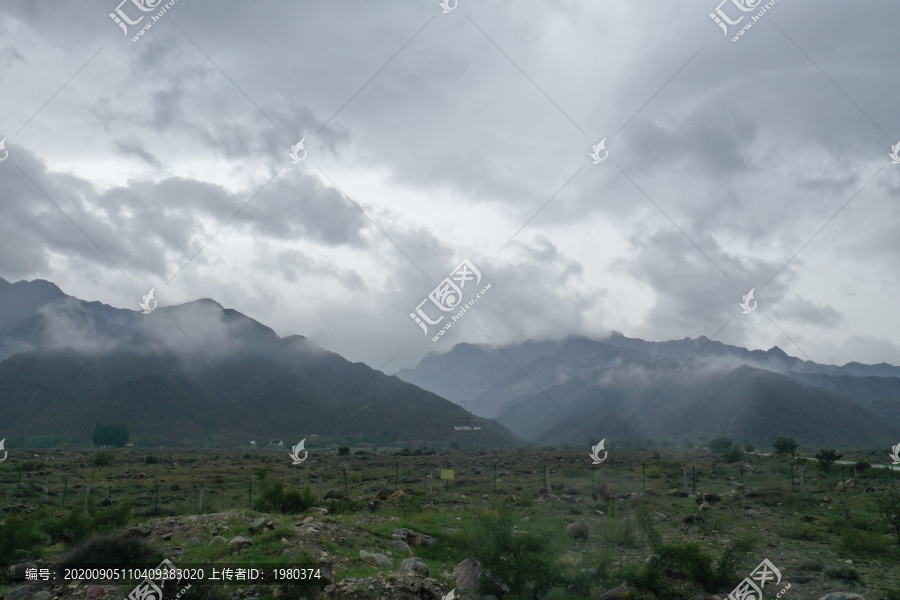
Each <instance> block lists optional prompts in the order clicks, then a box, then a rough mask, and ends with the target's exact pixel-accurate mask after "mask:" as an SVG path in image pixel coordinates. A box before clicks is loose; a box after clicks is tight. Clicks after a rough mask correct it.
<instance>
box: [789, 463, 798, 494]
mask: <svg viewBox="0 0 900 600" xmlns="http://www.w3.org/2000/svg"><path fill="white" fill-rule="evenodd" d="M790 464H791V493H796V492H797V490H796V489H795V488H794V463H790Z"/></svg>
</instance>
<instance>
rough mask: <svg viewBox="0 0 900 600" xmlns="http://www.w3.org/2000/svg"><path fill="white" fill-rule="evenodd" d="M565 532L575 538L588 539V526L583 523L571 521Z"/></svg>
mask: <svg viewBox="0 0 900 600" xmlns="http://www.w3.org/2000/svg"><path fill="white" fill-rule="evenodd" d="M566 532H568V534H569V535H571V536H572V537H573V538H574V539H576V540H586V539H588V527H587V525H585V524H584V523H572V524H571V525H569V526H568V527H566Z"/></svg>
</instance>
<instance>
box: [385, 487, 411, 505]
mask: <svg viewBox="0 0 900 600" xmlns="http://www.w3.org/2000/svg"><path fill="white" fill-rule="evenodd" d="M405 495H406V494H404V493H403V490H397V491H396V492H394V493H393V494H391V495H390V496H388V497H387V499H386V500H385V501H386V502H393V501H394V500H399V499H400V498H402V497H403V496H405Z"/></svg>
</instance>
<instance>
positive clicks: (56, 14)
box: [0, 0, 900, 373]
mask: <svg viewBox="0 0 900 600" xmlns="http://www.w3.org/2000/svg"><path fill="white" fill-rule="evenodd" d="M717 9H718V10H719V11H720V12H719V13H718V14H719V15H720V16H721V17H724V18H725V21H723V25H722V26H721V27H720V25H718V24H717V23H716V22H715V21H714V20H713V18H711V16H710V15H711V13H712V14H716V10H717ZM163 10H164V11H165V12H164V13H162V14H161V15H160V12H161V11H163ZM111 14H112V15H113V16H115V17H116V18H118V19H119V20H120V21H122V25H121V26H120V25H119V24H117V22H116V21H115V20H114V18H112V17H111V16H110V15H111ZM154 17H158V18H157V20H156V21H153V20H152V19H153V18H154ZM739 18H740V22H737V23H736V24H734V25H727V23H726V22H727V21H731V22H735V21H738V19H739ZM754 18H756V21H753V19H754ZM128 21H130V22H132V23H134V24H129V23H128ZM748 23H750V24H751V26H750V27H749V28H746V29H744V30H742V28H743V27H744V26H745V25H746V24H748ZM898 24H900V17H898V12H897V10H896V6H895V5H894V4H892V3H890V2H889V1H888V0H881V1H870V2H865V3H862V4H859V5H853V6H852V7H851V6H850V5H848V4H847V3H845V2H840V3H839V2H837V1H835V0H820V1H819V2H815V3H813V2H798V1H796V0H777V1H774V2H772V1H770V2H768V3H763V2H761V1H760V0H726V2H724V3H722V4H719V5H717V0H709V1H707V0H685V1H682V2H678V3H673V2H666V1H663V0H646V1H641V2H634V1H633V0H609V1H607V2H603V3H585V2H572V1H568V0H560V1H558V2H553V3H547V2H535V1H532V0H519V1H517V2H515V3H509V2H503V3H501V2H494V1H491V0H480V1H479V2H474V1H472V0H458V1H456V0H445V2H444V4H443V5H442V4H441V3H439V2H438V1H437V0H419V1H415V2H413V1H411V0H385V1H382V2H368V3H361V2H354V3H350V2H333V3H323V2H287V1H282V2H279V1H269V2H265V3H244V2H228V3H223V2H212V1H208V0H175V1H172V0H169V1H168V2H162V1H161V0H126V1H125V2H123V3H121V4H117V0H110V1H105V0H104V1H96V0H91V1H89V2H79V3H57V2H50V1H46V0H29V1H25V0H14V1H12V2H5V3H3V4H0V98H2V104H0V106H2V109H0V139H5V142H4V146H5V149H3V150H0V159H3V160H2V162H0V277H3V278H5V279H7V280H9V281H18V280H23V279H24V280H33V279H47V280H50V281H53V282H54V283H56V284H57V285H58V286H59V287H60V288H62V290H63V291H64V292H66V293H67V294H70V295H72V296H76V297H78V298H81V299H84V300H88V301H100V302H103V303H106V304H109V305H112V306H116V307H122V308H129V309H133V310H140V306H139V304H140V303H141V301H142V298H143V296H144V295H145V294H147V293H148V291H150V290H151V289H154V298H155V300H156V301H157V302H158V304H159V305H160V306H167V305H176V304H181V303H184V302H189V301H192V300H196V299H199V298H212V299H215V300H216V301H218V302H219V303H220V304H222V305H223V306H225V307H228V308H233V309H235V310H238V311H240V312H242V313H244V314H246V315H248V316H249V317H251V318H254V319H256V320H258V321H260V322H262V323H264V324H265V325H268V326H269V327H272V328H273V329H274V330H275V331H276V332H277V333H278V334H279V335H293V334H299V335H304V336H307V337H309V338H311V339H313V340H315V341H316V342H317V343H318V344H320V345H321V346H323V347H325V348H328V349H330V350H333V351H335V352H338V353H340V354H341V355H343V356H344V357H346V358H348V359H350V360H353V361H362V362H365V363H367V364H368V365H370V366H371V367H373V368H376V369H381V370H384V371H385V372H388V373H390V372H395V371H397V370H398V369H400V368H403V367H411V366H414V365H415V364H417V363H418V362H419V361H420V360H421V359H422V358H423V357H424V356H425V355H427V354H428V353H429V352H446V351H448V350H449V349H450V348H451V347H452V346H453V345H454V344H456V343H460V342H470V343H476V344H488V345H501V346H502V345H504V344H513V343H520V342H524V341H526V340H529V339H533V340H539V339H557V338H560V337H563V336H568V335H586V336H589V337H593V338H602V337H605V336H607V335H609V334H610V332H612V331H618V332H621V333H623V334H625V335H627V336H630V337H641V338H644V339H649V340H667V339H680V338H684V337H691V338H696V337H700V336H706V337H708V338H711V339H715V340H719V341H722V342H724V343H729V344H735V345H740V346H745V347H748V348H751V349H769V348H771V347H773V346H778V347H780V348H782V349H783V350H784V351H786V352H787V353H788V354H791V355H793V356H797V357H800V358H803V359H808V360H814V361H816V362H819V363H829V364H844V363H847V362H850V361H858V362H863V363H880V362H887V363H891V364H894V365H898V364H900V335H898V334H900V315H898V311H897V310H896V299H897V298H898V297H900V276H898V273H900V268H898V267H900V252H898V249H900V236H898V235H897V232H898V230H900V210H898V204H897V200H898V186H900V164H893V160H892V158H891V156H889V155H890V154H891V153H892V151H893V148H894V147H895V145H897V144H900V111H897V110H896V106H897V97H896V96H897V94H896V90H898V89H900V70H898V69H897V68H896V66H895V64H894V61H895V60H896V52H894V48H895V46H896V31H897V26H898ZM147 25H150V26H149V27H147ZM723 28H724V29H725V31H723ZM141 31H142V33H141V34H140V35H139V36H138V32H141ZM739 31H743V32H742V33H741V34H740V36H739V37H737V35H738V32H739ZM734 40H736V41H734ZM301 140H302V148H301V147H300V146H298V143H299V142H300V141H301ZM601 142H602V143H601ZM595 146H596V150H595ZM897 148H898V153H900V146H897ZM292 152H293V155H292ZM592 154H593V156H592ZM897 162H898V163H900V158H898V159H897ZM464 261H468V262H467V263H466V262H464ZM460 265H464V267H463V270H462V274H461V275H460V273H461V272H460ZM470 267H473V268H474V269H473V268H470ZM454 286H456V287H454ZM487 286H490V287H487ZM482 290H483V291H482ZM751 290H752V291H753V297H752V298H749V297H748V298H747V299H746V300H745V298H744V297H745V296H747V295H748V294H749V292H750V291H751ZM742 303H743V306H742ZM463 306H465V307H466V309H465V312H464V313H462V314H461V315H460V314H459V311H460V310H463ZM417 309H418V311H420V312H418V313H417ZM749 309H752V310H749ZM411 314H412V315H413V316H411ZM451 315H456V316H457V317H458V319H457V320H456V321H452V320H451V319H452V317H451ZM440 316H443V318H442V319H441V320H440V321H439V322H437V323H435V324H428V323H426V321H425V320H422V317H427V320H431V321H437V320H438V317H440ZM415 318H419V320H420V321H422V323H423V324H422V325H421V326H420V325H419V324H418V323H417V322H416V320H415ZM448 324H450V327H449V328H447V325H448ZM442 330H443V333H442V334H440V335H438V331H442ZM435 339H436V341H434V340H435Z"/></svg>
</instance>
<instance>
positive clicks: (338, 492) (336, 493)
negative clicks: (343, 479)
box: [325, 488, 344, 500]
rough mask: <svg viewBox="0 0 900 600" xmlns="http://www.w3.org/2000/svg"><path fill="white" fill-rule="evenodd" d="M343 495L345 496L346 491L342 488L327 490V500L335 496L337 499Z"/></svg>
mask: <svg viewBox="0 0 900 600" xmlns="http://www.w3.org/2000/svg"><path fill="white" fill-rule="evenodd" d="M343 497H344V493H343V492H342V491H341V490H339V489H337V488H331V489H330V490H328V491H327V492H325V499H326V500H327V499H329V498H334V499H335V500H340V499H341V498H343Z"/></svg>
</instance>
